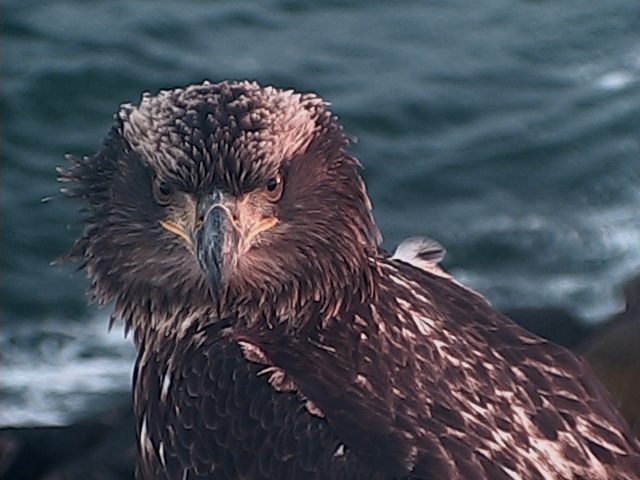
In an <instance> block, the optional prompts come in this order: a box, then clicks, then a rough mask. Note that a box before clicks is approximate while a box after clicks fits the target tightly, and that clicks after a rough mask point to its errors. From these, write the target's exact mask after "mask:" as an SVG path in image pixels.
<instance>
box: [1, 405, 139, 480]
mask: <svg viewBox="0 0 640 480" xmlns="http://www.w3.org/2000/svg"><path fill="white" fill-rule="evenodd" d="M134 425H135V423H134V419H133V411H132V409H131V402H130V399H129V395H126V399H123V400H122V401H120V402H118V403H117V404H116V405H115V406H114V407H112V408H111V409H109V410H107V411H105V412H101V413H99V414H96V415H93V416H91V417H89V418H86V419H83V420H80V421H79V422H77V423H75V424H73V425H70V426H68V427H25V428H11V427H8V428H2V429H0V478H2V479H4V480H32V479H33V480H35V479H43V480H44V479H46V480H80V479H82V480H125V479H126V480H132V479H133V465H134V461H135V455H136V444H135V432H134Z"/></svg>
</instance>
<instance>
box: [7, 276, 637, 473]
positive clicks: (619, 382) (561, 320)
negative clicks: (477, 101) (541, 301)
mask: <svg viewBox="0 0 640 480" xmlns="http://www.w3.org/2000/svg"><path fill="white" fill-rule="evenodd" d="M623 291H624V295H625V302H626V306H625V309H624V310H623V311H622V312H620V313H619V314H617V315H615V316H613V317H612V318H610V319H609V320H608V321H606V322H604V323H602V324H600V325H598V326H596V327H589V326H587V325H585V324H584V323H583V322H581V321H580V319H578V318H576V317H575V316H573V315H571V314H570V313H568V312H566V311H564V310H562V309H555V308H540V309H514V310H510V311H507V312H505V313H506V314H507V315H508V316H509V317H511V318H513V319H514V320H515V321H517V322H518V323H520V324H521V325H523V326H524V327H526V328H527V329H529V330H531V331H533V332H535V333H537V334H538V335H540V336H542V337H545V338H548V339H550V340H552V341H554V342H556V343H559V344H561V345H564V346H566V347H568V348H571V349H572V350H574V351H576V352H578V353H580V354H581V355H583V356H584V357H585V358H586V359H587V360H588V361H589V363H590V364H591V366H592V368H593V369H594V371H595V373H596V374H597V375H598V376H599V377H600V380H601V381H602V382H603V383H604V385H605V386H607V388H608V389H609V391H610V392H611V394H612V395H613V397H614V399H615V400H616V402H617V404H618V406H619V408H620V411H621V412H622V414H623V415H624V416H625V418H626V419H627V421H628V422H629V424H630V425H631V427H632V428H633V430H634V431H635V433H636V434H637V435H639V436H640V277H636V278H634V279H632V280H630V281H629V282H627V283H626V284H625V285H624V286H623ZM135 455H136V444H135V434H134V419H133V413H132V411H131V404H130V399H129V398H128V396H126V398H122V399H121V400H120V401H118V402H116V404H114V406H113V407H112V408H110V409H109V410H107V411H104V412H101V413H99V414H97V415H94V416H91V417H89V418H85V419H83V420H80V421H79V422H77V423H75V424H73V425H69V426H66V427H33V428H12V427H6V428H2V429H0V477H1V478H3V479H5V480H36V479H38V480H76V479H77V480H80V479H82V480H132V479H133V465H134V461H135Z"/></svg>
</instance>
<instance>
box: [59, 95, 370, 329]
mask: <svg viewBox="0 0 640 480" xmlns="http://www.w3.org/2000/svg"><path fill="white" fill-rule="evenodd" d="M114 118H115V123H114V125H113V127H112V129H111V131H110V133H109V135H108V136H107V137H106V139H105V140H104V142H103V146H102V149H101V150H100V151H99V152H98V153H97V154H96V155H94V156H91V157H84V158H75V157H69V160H70V162H71V164H72V167H71V168H70V169H62V168H60V169H59V170H58V171H59V173H60V180H61V181H64V182H70V183H71V185H70V186H69V187H68V188H66V189H63V193H65V194H67V195H69V196H71V197H81V198H82V199H84V200H85V201H87V202H88V204H89V205H88V208H86V211H87V213H88V218H87V221H86V228H85V231H84V233H83V234H82V235H81V236H80V238H79V239H78V240H77V241H76V243H75V245H74V247H73V249H72V251H71V253H70V255H69V258H74V259H79V260H82V261H84V262H85V265H86V268H87V270H88V273H89V275H90V276H91V277H92V279H93V283H92V291H93V293H94V295H95V296H96V298H97V299H98V300H99V301H100V302H103V303H104V302H107V301H110V300H115V302H116V303H115V310H114V315H115V316H116V317H123V318H124V319H125V322H126V324H127V326H128V327H131V326H133V327H135V328H138V327H142V328H147V325H148V324H153V325H155V324H157V323H158V322H160V323H161V322H163V321H164V320H170V319H171V318H173V317H175V316H176V314H177V312H178V311H180V310H183V309H184V308H186V307H185V306H187V305H193V306H197V307H198V308H204V309H211V308H214V306H213V303H214V302H213V301H212V300H213V299H212V297H211V293H210V291H209V287H208V285H207V282H206V278H205V276H204V275H203V272H202V271H201V270H200V268H199V265H198V262H197V259H196V258H195V255H194V254H193V252H192V251H190V250H189V248H188V246H187V245H185V243H184V242H183V241H182V240H181V239H180V238H178V237H177V236H175V235H171V234H170V233H169V232H167V231H166V230H164V229H163V228H162V227H161V226H160V225H159V222H160V220H162V218H163V215H164V213H165V209H166V208H168V207H166V206H163V205H159V204H158V203H157V202H156V201H155V200H154V196H153V194H152V188H153V182H154V181H156V179H161V180H162V181H164V182H168V183H170V184H171V185H172V186H173V187H174V188H176V189H177V190H178V191H180V192H181V194H182V195H183V197H184V198H186V197H189V198H191V199H192V200H193V201H197V199H198V198H199V197H200V196H202V195H206V194H207V193H210V192H211V191H212V190H213V189H217V190H221V191H224V192H226V193H229V194H231V195H233V196H235V197H237V198H241V197H242V196H243V195H245V194H247V193H249V192H251V191H253V190H255V189H257V188H261V187H263V186H264V185H265V183H266V182H267V180H268V179H269V178H270V177H272V176H273V175H274V174H275V173H276V172H280V173H281V174H282V176H283V179H284V192H283V195H282V198H281V199H280V201H279V202H278V203H277V205H276V209H277V217H278V219H279V222H278V224H277V225H276V227H274V228H273V229H271V230H270V231H269V232H267V233H268V234H265V235H264V239H262V240H261V241H260V242H258V243H257V245H256V247H255V248H253V249H251V250H250V251H249V252H247V254H246V255H245V258H244V263H242V265H243V267H242V268H241V269H239V271H238V272H237V274H236V275H235V276H234V277H233V278H232V282H231V284H230V289H229V292H228V297H227V298H225V299H220V300H221V302H222V305H217V306H216V308H218V309H220V308H222V310H224V309H225V308H226V307H229V308H231V306H230V304H231V303H233V308H235V309H236V310H237V309H238V308H240V306H242V305H245V306H250V307H247V308H248V309H253V310H255V311H256V312H257V311H259V310H260V309H261V308H262V307H263V306H267V305H269V306H270V308H276V309H278V308H281V309H286V306H287V305H288V306H293V305H296V306H300V305H303V304H305V303H307V302H309V301H313V302H315V304H317V306H318V308H320V309H329V308H333V307H332V305H330V303H332V302H336V301H338V302H339V300H336V292H340V291H341V290H345V291H346V290H350V291H351V292H355V293H357V292H358V291H359V290H362V291H363V292H364V291H367V293H370V289H371V288H372V287H371V285H370V284H369V283H370V282H369V281H368V277H369V270H370V268H371V267H370V265H369V262H368V260H367V259H368V258H370V257H371V256H373V255H374V254H375V253H376V251H377V248H378V244H379V242H380V234H379V232H378V229H377V227H376V225H375V223H374V220H373V217H372V216H371V204H370V201H369V199H368V197H367V195H366V192H365V187H364V182H363V181H362V178H361V176H360V174H359V171H358V170H359V167H360V164H359V162H358V160H357V159H355V158H354V157H352V156H349V155H348V154H347V153H346V152H345V148H346V146H347V140H346V138H345V136H344V134H343V133H342V128H341V127H340V126H339V125H338V123H337V121H336V118H335V117H334V116H333V115H332V114H331V113H330V112H329V111H328V110H327V105H326V104H325V103H324V102H323V101H322V100H321V99H320V98H319V97H317V96H316V95H314V94H300V93H295V92H293V91H289V90H280V89H276V88H273V87H264V88H263V87H261V86H260V85H258V84H257V83H250V82H239V83H235V82H222V83H218V84H212V83H209V82H205V83H203V84H201V85H192V86H190V87H187V88H184V89H174V90H165V91H161V92H159V93H158V94H157V95H150V94H145V95H144V96H143V98H142V100H141V102H140V104H139V105H133V104H125V105H123V106H122V108H121V110H120V111H119V112H118V113H117V114H116V115H115V117H114ZM179 207H180V205H177V206H171V207H170V208H179ZM336 252H337V253H336ZM347 279H356V284H355V285H354V284H352V283H353V282H352V280H347ZM348 281H349V282H350V283H349V284H347V282H348ZM329 294H331V295H329ZM338 297H339V295H338ZM355 297H358V295H355ZM184 313H185V312H183V314H184ZM255 315H258V313H255ZM183 316H184V315H183Z"/></svg>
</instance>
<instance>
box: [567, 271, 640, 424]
mask: <svg viewBox="0 0 640 480" xmlns="http://www.w3.org/2000/svg"><path fill="white" fill-rule="evenodd" d="M623 292H624V294H625V301H626V302H625V303H626V306H625V309H624V311H623V312H621V313H619V314H618V315H615V316H614V317H612V318H611V319H610V320H608V321H607V322H605V323H604V324H602V325H600V326H599V327H598V328H597V329H596V330H595V332H594V334H593V335H592V336H591V338H589V339H587V340H585V341H584V342H583V343H582V344H581V345H579V346H578V348H577V351H578V352H579V353H581V354H582V355H583V356H584V357H585V358H586V359H587V361H588V362H589V363H590V365H591V368H592V369H593V371H594V372H595V374H596V375H597V376H598V378H600V381H601V382H602V383H603V384H604V385H605V387H607V389H608V390H609V392H611V394H612V395H613V398H614V400H615V401H616V404H617V406H618V409H619V410H620V412H621V413H622V415H623V416H624V417H625V419H626V420H627V422H629V424H630V425H631V428H632V429H633V431H634V432H635V434H636V435H638V436H640V277H636V278H634V279H632V280H630V281H628V282H627V283H626V284H625V285H624V287H623Z"/></svg>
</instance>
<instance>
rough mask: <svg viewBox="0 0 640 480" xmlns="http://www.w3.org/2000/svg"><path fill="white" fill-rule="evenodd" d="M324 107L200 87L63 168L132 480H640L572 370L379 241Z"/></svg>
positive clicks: (445, 278)
mask: <svg viewBox="0 0 640 480" xmlns="http://www.w3.org/2000/svg"><path fill="white" fill-rule="evenodd" d="M346 148H347V139H346V137H345V135H344V134H343V131H342V128H341V127H340V126H339V124H338V123H337V120H336V118H335V117H334V116H333V115H332V114H331V113H330V112H329V111H328V110H327V104H326V103H325V102H323V101H322V100H321V99H320V98H319V97H317V96H316V95H314V94H300V93H295V92H293V91H288V90H280V89H277V88H273V87H261V86H260V85H258V84H256V83H249V82H239V83H234V82H222V83H218V84H211V83H208V82H205V83H203V84H201V85H193V86H190V87H187V88H184V89H175V90H166V91H161V92H160V93H158V94H157V95H148V94H147V95H144V96H143V98H142V100H141V102H140V104H139V105H137V106H135V105H132V104H126V105H123V106H122V108H121V110H120V111H119V113H118V114H117V115H116V116H115V123H114V125H113V127H112V129H111V131H110V132H109V134H108V135H107V137H106V139H105V141H104V143H103V145H102V148H101V150H100V151H99V152H98V153H97V154H96V155H94V156H91V157H84V158H74V157H69V160H70V162H71V165H72V166H71V167H70V168H69V169H59V174H60V180H62V181H64V182H70V183H69V186H68V187H67V188H66V189H63V193H66V194H67V195H69V196H71V197H77V198H80V199H82V200H84V202H85V211H86V213H87V218H86V227H85V229H84V233H83V234H82V235H81V236H80V238H78V240H77V241H76V242H75V244H74V247H73V249H72V251H71V253H70V254H69V258H72V259H77V260H79V261H81V262H83V264H84V266H85V267H86V269H87V271H88V274H89V275H90V277H91V278H92V283H91V290H92V292H93V294H94V296H95V297H96V298H97V300H98V301H99V302H101V303H104V302H109V301H113V305H114V307H113V309H114V310H113V317H112V321H113V319H116V318H119V319H123V320H124V323H125V325H126V329H127V330H129V329H130V330H132V331H133V332H134V340H135V344H136V348H137V351H138V360H137V363H136V367H135V373H134V409H135V414H136V417H137V437H138V443H139V457H138V463H137V467H136V471H137V472H136V473H137V477H138V478H139V479H150V478H168V479H186V478H189V479H192V478H224V479H229V478H243V479H257V478H273V479H285V478H291V479H302V478H322V479H328V478H348V479H350V478H358V479H381V478H415V479H418V478H420V479H427V478H428V479H471V478H478V479H512V478H523V479H542V478H576V479H578V478H582V479H587V478H588V479H594V478H598V479H605V478H606V479H614V478H615V479H617V478H620V479H621V478H627V479H630V478H639V476H640V453H639V452H640V447H639V445H638V441H637V440H636V439H635V438H634V437H633V436H632V435H631V433H630V431H629V429H628V427H627V426H626V425H625V423H624V421H623V420H622V419H621V417H620V415H619V414H618V412H617V411H616V409H615V408H614V406H613V404H612V401H611V399H610V397H609V395H608V394H607V393H606V392H605V390H604V389H603V387H602V386H601V385H600V384H599V383H598V381H597V380H596V379H595V377H594V376H593V375H592V373H591V372H590V371H589V370H588V368H587V367H586V366H585V365H584V363H583V362H582V361H581V360H579V359H578V358H576V357H575V356H574V355H572V354H571V353H569V352H568V351H567V350H565V349H563V348H560V347H558V346H556V345H554V344H552V343H549V342H547V341H545V340H542V339H541V338H539V337H537V336H535V335H533V334H531V333H528V332H527V331H525V330H523V329H522V328H520V327H518V326H517V325H516V324H514V323H513V322H512V321H510V320H509V319H507V318H505V317H503V316H502V315H500V314H499V313H497V312H496V311H494V310H493V309H492V308H491V307H490V306H489V305H488V303H487V302H486V301H485V300H484V299H483V298H482V297H481V296H480V295H478V294H476V293H475V292H473V291H471V290H469V289H467V288H465V287H463V286H461V285H460V284H459V283H457V282H456V281H454V280H453V279H452V278H451V277H450V276H449V275H448V274H446V272H444V271H443V270H441V269H440V268H439V267H438V265H437V263H438V261H439V260H440V257H441V254H442V253H443V252H438V251H437V250H438V248H437V247H435V248H434V246H433V245H431V246H430V245H429V244H428V242H427V244H426V245H425V244H424V243H422V244H421V243H420V242H418V243H416V242H413V243H410V244H409V245H408V246H409V248H408V249H407V248H406V247H407V245H405V246H404V247H403V249H401V251H398V252H397V254H396V256H395V257H392V256H391V255H390V254H388V253H387V252H385V251H384V250H383V249H382V248H381V247H380V241H381V239H380V234H379V232H378V228H377V226H376V224H375V222H374V219H373V217H372V214H371V203H370V201H369V198H368V196H367V194H366V192H365V185H364V182H363V180H362V177H361V176H360V173H359V169H360V163H359V161H358V160H357V159H356V158H354V157H353V156H351V155H349V154H348V153H347V151H346Z"/></svg>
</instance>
